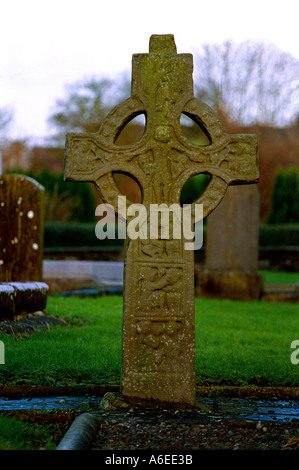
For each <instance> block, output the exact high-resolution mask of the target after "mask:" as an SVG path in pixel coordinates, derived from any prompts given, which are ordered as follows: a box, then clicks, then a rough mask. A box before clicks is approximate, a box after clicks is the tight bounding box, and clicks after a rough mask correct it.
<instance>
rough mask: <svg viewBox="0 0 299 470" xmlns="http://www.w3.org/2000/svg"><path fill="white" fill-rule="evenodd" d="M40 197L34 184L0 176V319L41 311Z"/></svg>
mask: <svg viewBox="0 0 299 470" xmlns="http://www.w3.org/2000/svg"><path fill="white" fill-rule="evenodd" d="M43 197H44V188H43V187H42V186H41V185H40V184H39V183H37V182H36V181H35V180H33V179H31V178H28V177H26V176H23V175H15V174H7V175H0V221H1V223H0V283H1V284H0V286H1V288H0V318H13V317H14V316H15V315H16V314H18V313H22V312H24V311H34V310H42V309H43V308H44V307H45V303H46V297H47V290H48V286H47V285H46V284H45V283H43V282H42V266H43V226H44V225H43V224H44V220H43V207H44V206H43Z"/></svg>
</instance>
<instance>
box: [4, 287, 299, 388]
mask: <svg viewBox="0 0 299 470" xmlns="http://www.w3.org/2000/svg"><path fill="white" fill-rule="evenodd" d="M46 312H48V313H51V314H53V315H57V316H59V317H63V318H65V319H66V320H67V321H68V326H64V327H56V328H53V329H51V330H42V331H38V332H36V333H34V335H32V336H30V337H22V338H14V337H13V336H12V335H9V336H4V335H0V340H2V341H3V342H4V345H5V364H3V365H1V364H0V382H1V383H6V384H8V383H10V384H18V383H19V384H22V383H28V384H45V385H46V384H47V385H51V384H52V385H54V384H56V385H57V384H67V383H97V384H100V383H111V384H118V383H119V381H120V372H121V336H122V332H121V329H122V297H120V296H104V297H98V298H78V297H58V296H50V297H49V298H48V303H47V308H46ZM298 313H299V311H298V304H291V303H289V304H287V303H270V302H258V301H253V302H239V301H229V300H213V299H212V300H210V299H199V298H196V299H195V322H196V332H195V335H196V336H195V338H196V375H197V382H198V383H199V384H207V383H214V384H219V383H235V384H239V385H246V384H248V383H252V382H255V381H257V380H259V378H264V380H265V381H266V383H268V384H269V385H283V384H285V385H286V384H297V385H298V384H299V364H298V365H294V364H292V363H291V361H290V356H291V353H292V352H293V350H292V349H291V348H290V345H291V343H292V341H294V340H296V339H297V340H298V339H299V316H298Z"/></svg>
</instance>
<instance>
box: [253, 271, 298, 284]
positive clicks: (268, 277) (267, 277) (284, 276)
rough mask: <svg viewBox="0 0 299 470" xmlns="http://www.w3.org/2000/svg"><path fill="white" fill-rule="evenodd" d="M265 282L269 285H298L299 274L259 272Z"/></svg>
mask: <svg viewBox="0 0 299 470" xmlns="http://www.w3.org/2000/svg"><path fill="white" fill-rule="evenodd" d="M259 273H260V274H261V275H262V276H263V277H264V282H265V283H269V284H296V283H297V282H299V273H296V272H287V271H263V270H261V271H259Z"/></svg>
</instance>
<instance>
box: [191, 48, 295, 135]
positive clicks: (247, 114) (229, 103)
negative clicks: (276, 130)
mask: <svg viewBox="0 0 299 470" xmlns="http://www.w3.org/2000/svg"><path fill="white" fill-rule="evenodd" d="M298 76H299V61H298V60H297V59H296V58H294V57H293V56H291V55H290V54H288V53H285V52H283V51H281V50H279V49H277V48H276V46H274V45H273V44H268V43H262V42H253V41H246V42H244V43H241V44H235V43H233V42H230V41H227V42H225V43H223V44H220V45H217V44H205V45H203V47H202V50H201V51H200V52H198V53H197V54H195V83H196V84H197V87H196V95H197V97H198V98H199V99H200V100H202V101H204V102H205V103H207V104H208V105H210V106H211V107H212V108H213V109H214V110H215V111H216V112H217V113H218V114H219V115H220V116H221V117H222V119H223V120H224V121H228V122H234V123H238V124H240V125H243V126H244V125H245V126H248V125H252V124H261V125H272V126H277V127H283V126H286V125H290V124H292V123H294V122H295V120H296V116H297V115H298V112H299V103H298V102H296V101H295V100H294V99H292V96H294V83H296V82H298ZM296 79H297V80H296Z"/></svg>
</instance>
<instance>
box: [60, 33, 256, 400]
mask: <svg viewBox="0 0 299 470" xmlns="http://www.w3.org/2000/svg"><path fill="white" fill-rule="evenodd" d="M192 72H193V59H192V55H191V54H177V52H176V46H175V42H174V38H173V36H172V35H154V36H152V37H151V39H150V49H149V54H135V55H133V62H132V93H131V97H130V98H129V99H128V100H127V101H125V102H124V103H122V104H120V105H119V106H117V107H116V108H115V109H114V110H113V111H112V112H111V113H110V114H109V116H108V117H107V119H106V120H105V121H104V123H103V125H102V126H101V128H100V129H99V131H98V132H97V133H94V134H91V133H85V134H75V133H71V134H68V136H67V142H66V157H65V177H66V180H68V181H90V182H93V183H95V185H96V188H97V190H98V191H99V194H100V196H101V198H102V200H103V201H104V202H106V203H108V204H110V205H112V206H113V208H114V210H115V211H116V210H117V207H118V196H119V195H121V194H120V192H119V190H118V188H117V185H116V184H115V180H114V178H113V173H114V172H123V173H126V174H129V175H131V176H132V177H133V178H134V179H135V180H137V181H138V182H139V185H140V187H141V188H142V196H143V200H142V204H143V206H144V207H145V208H146V210H147V214H149V212H150V210H149V209H150V204H162V203H165V204H167V205H168V206H170V205H171V204H179V203H180V194H181V190H182V188H183V186H184V184H185V182H186V181H187V180H188V179H189V178H190V177H192V176H193V175H195V174H199V173H209V174H210V175H211V180H210V183H209V185H208V187H207V189H206V191H205V193H204V194H203V195H202V196H201V197H199V199H198V200H196V201H195V202H194V203H193V204H192V207H193V208H194V204H201V203H203V216H204V217H205V216H207V215H208V214H209V213H210V212H211V211H212V210H213V209H214V208H215V207H216V206H217V205H218V203H219V202H220V201H221V199H222V198H223V196H224V193H225V191H226V188H227V186H228V185H229V184H232V183H235V184H237V183H249V182H253V181H257V179H258V166H257V143H256V138H255V136H252V135H247V136H244V135H243V136H238V135H228V134H226V132H225V129H224V127H223V125H222V123H221V121H220V120H219V119H218V118H217V116H215V114H214V113H213V112H212V110H211V109H210V108H209V107H208V106H206V105H205V104H204V103H201V102H199V101H198V100H196V99H195V98H194V95H193V80H192ZM142 113H144V114H145V115H146V129H145V132H144V134H143V136H142V137H141V139H140V140H139V141H138V142H136V143H134V144H132V145H128V146H122V147H120V146H117V145H116V144H115V141H116V139H117V136H118V135H119V133H120V132H121V130H122V129H123V128H124V127H125V125H126V124H127V123H128V121H130V119H132V118H134V117H135V116H137V115H138V114H142ZM182 113H184V114H186V115H187V116H189V117H191V118H192V119H193V120H194V121H195V122H197V123H198V124H199V125H200V126H201V127H204V128H205V130H206V133H207V134H208V135H209V138H210V142H211V144H210V145H208V146H205V147H197V146H195V145H193V144H192V143H190V142H189V141H188V140H186V138H185V137H184V136H183V133H182V130H181V127H180V116H181V114H182ZM127 203H128V206H129V205H130V202H129V201H127ZM184 247H185V240H184V239H183V238H182V239H174V237H173V238H171V237H170V238H169V239H167V238H166V237H165V238H162V236H161V235H160V236H159V237H158V239H156V240H151V239H149V238H147V239H144V240H141V239H139V238H137V239H129V238H127V245H126V258H125V263H124V267H125V269H124V289H125V290H124V313H123V351H122V393H123V395H124V396H126V397H136V398H144V399H157V400H160V401H168V402H183V403H187V404H194V403H195V364H194V363H195V347H194V253H193V251H192V250H185V249H184Z"/></svg>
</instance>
